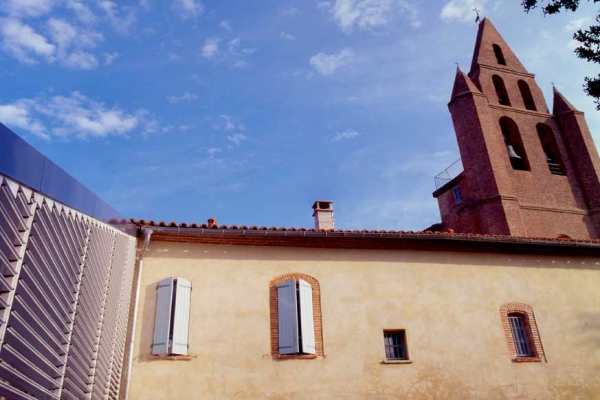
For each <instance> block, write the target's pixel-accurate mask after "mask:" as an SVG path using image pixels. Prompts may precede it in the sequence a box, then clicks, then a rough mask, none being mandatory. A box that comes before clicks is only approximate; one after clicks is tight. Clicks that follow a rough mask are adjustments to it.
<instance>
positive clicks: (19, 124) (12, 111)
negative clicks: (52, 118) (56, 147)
mask: <svg viewBox="0 0 600 400" xmlns="http://www.w3.org/2000/svg"><path fill="white" fill-rule="evenodd" d="M0 122H2V123H3V124H6V125H7V126H9V127H11V128H20V129H24V130H26V131H29V132H31V133H33V134H35V135H37V136H39V137H41V138H42V139H50V136H49V135H48V134H47V133H46V132H45V129H44V126H43V125H42V124H41V123H40V122H39V121H36V120H33V119H32V118H31V116H30V114H29V109H28V104H27V102H26V101H19V102H16V103H15V104H7V105H0Z"/></svg>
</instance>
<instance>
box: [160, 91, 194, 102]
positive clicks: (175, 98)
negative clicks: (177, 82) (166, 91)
mask: <svg viewBox="0 0 600 400" xmlns="http://www.w3.org/2000/svg"><path fill="white" fill-rule="evenodd" d="M197 98H198V96H196V95H195V94H193V93H189V92H185V93H184V94H182V95H181V96H167V101H168V102H169V103H171V104H177V103H181V102H183V101H192V100H196V99H197Z"/></svg>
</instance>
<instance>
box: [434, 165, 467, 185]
mask: <svg viewBox="0 0 600 400" xmlns="http://www.w3.org/2000/svg"><path fill="white" fill-rule="evenodd" d="M463 170H464V169H463V165H462V161H461V159H460V158H459V159H458V160H456V161H454V162H453V163H452V164H450V166H449V167H448V168H446V169H445V170H443V171H442V172H440V173H439V174H437V175H436V176H435V177H434V178H433V180H434V182H435V188H436V189H439V188H441V187H442V186H444V185H445V184H446V183H448V182H450V181H451V180H452V179H454V178H456V177H457V176H458V175H460V174H461V172H463Z"/></svg>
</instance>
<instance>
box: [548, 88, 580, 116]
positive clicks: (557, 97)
mask: <svg viewBox="0 0 600 400" xmlns="http://www.w3.org/2000/svg"><path fill="white" fill-rule="evenodd" d="M552 91H553V92H554V100H553V103H554V104H553V107H552V114H554V115H559V114H562V113H564V112H566V111H579V110H577V109H576V108H575V107H574V106H573V105H572V104H571V103H569V101H568V100H567V99H566V98H565V96H563V95H562V93H561V92H559V91H558V89H557V88H556V86H552Z"/></svg>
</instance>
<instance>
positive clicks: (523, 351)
mask: <svg viewBox="0 0 600 400" xmlns="http://www.w3.org/2000/svg"><path fill="white" fill-rule="evenodd" d="M508 322H509V323H510V330H511V332H512V337H513V341H514V342H515V349H516V351H517V357H531V355H532V354H531V349H530V348H529V341H528V339H527V331H526V329H525V321H524V318H523V316H522V315H509V316H508Z"/></svg>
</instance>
